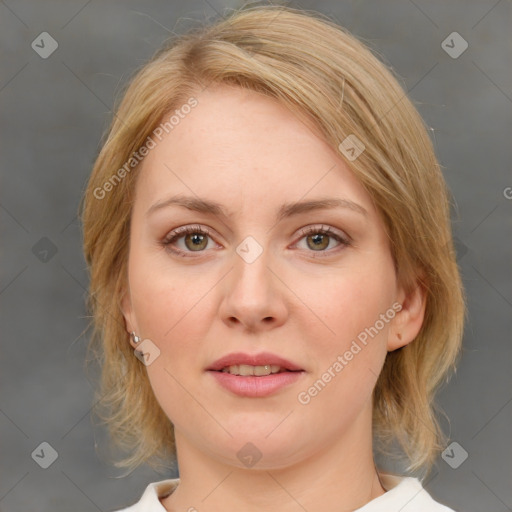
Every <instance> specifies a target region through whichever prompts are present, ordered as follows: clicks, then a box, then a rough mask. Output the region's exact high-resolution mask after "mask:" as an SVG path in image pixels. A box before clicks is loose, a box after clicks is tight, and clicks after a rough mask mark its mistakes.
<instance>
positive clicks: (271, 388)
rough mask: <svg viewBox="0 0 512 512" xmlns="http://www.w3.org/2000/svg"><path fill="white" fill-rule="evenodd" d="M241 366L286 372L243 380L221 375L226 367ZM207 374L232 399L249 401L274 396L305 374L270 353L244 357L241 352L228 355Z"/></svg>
mask: <svg viewBox="0 0 512 512" xmlns="http://www.w3.org/2000/svg"><path fill="white" fill-rule="evenodd" d="M240 364H248V365H251V366H263V365H266V364H268V365H277V366H280V367H281V368H283V369H285V370H289V371H285V372H281V373H272V374H270V375H262V376H260V377H257V376H246V377H242V376H241V375H231V374H230V373H226V372H222V371H220V370H222V368H224V367H226V366H233V365H240ZM207 372H208V373H209V374H210V375H211V376H212V377H213V378H214V379H215V380H216V381H217V383H218V384H220V385H221V386H222V387H223V388H224V389H227V390H228V391H230V392H231V393H234V394H235V395H238V396H242V397H251V398H262V397H266V396H270V395H272V394H274V393H277V392H278V391H279V390H281V389H283V388H285V387H287V386H289V385H291V384H293V383H294V382H296V381H297V380H298V379H300V378H301V377H302V376H303V375H304V373H305V371H304V369H303V368H301V367H300V366H298V365H297V364H295V363H292V362H291V361H288V360H287V359H284V358H283V357H280V356H278V355H276V354H271V353H269V352H263V353H260V354H244V353H241V352H240V353H233V354H228V355H226V356H224V357H221V358H220V359H218V360H217V361H215V362H214V363H213V364H212V365H211V366H210V367H209V368H207Z"/></svg>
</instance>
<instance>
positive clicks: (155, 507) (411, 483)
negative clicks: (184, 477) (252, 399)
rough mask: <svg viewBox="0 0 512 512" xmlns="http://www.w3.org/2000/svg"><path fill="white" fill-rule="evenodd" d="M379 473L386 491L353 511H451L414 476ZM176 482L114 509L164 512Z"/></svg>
mask: <svg viewBox="0 0 512 512" xmlns="http://www.w3.org/2000/svg"><path fill="white" fill-rule="evenodd" d="M379 475H380V479H381V482H382V485H383V487H384V489H385V490H386V491H387V492H385V493H384V494H383V495H382V496H378V497H377V498H375V499H373V500H372V501H370V502H368V503H367V504H366V505H364V506H363V507H361V508H358V509H357V510H356V511H354V512H455V511H454V510H453V509H451V508H448V507H445V506H444V505H441V504H440V503H438V502H437V501H434V499H432V497H431V496H430V494H429V493H428V492H427V491H426V490H425V489H423V486H422V485H421V482H420V481H419V480H418V479H417V478H413V477H402V476H398V475H392V474H390V473H379ZM179 482H180V481H179V479H178V478H175V479H170V480H161V481H160V482H153V483H151V484H149V485H148V486H147V487H146V490H145V491H144V494H143V495H142V497H141V499H140V500H139V501H138V502H137V503H135V504H134V505H132V506H130V507H128V508H123V509H122V510H117V511H116V512H166V510H165V508H164V506H163V505H162V504H161V503H160V500H159V498H163V497H165V496H168V495H169V494H170V493H171V492H172V491H174V489H175V488H176V487H177V486H178V484H179Z"/></svg>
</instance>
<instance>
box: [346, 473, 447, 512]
mask: <svg viewBox="0 0 512 512" xmlns="http://www.w3.org/2000/svg"><path fill="white" fill-rule="evenodd" d="M380 477H381V480H382V484H383V486H384V488H385V489H386V491H387V492H386V493H384V494H383V495H381V496H379V497H378V498H375V499H374V500H372V501H370V502H369V503H367V504H366V505H365V506H364V507H362V508H359V509H357V511H356V512H384V511H385V512H399V511H400V512H456V511H455V510H453V509H451V508H448V507H447V506H445V505H442V504H441V503H439V502H437V501H435V500H434V499H433V498H432V496H430V494H429V493H428V492H427V491H426V490H425V489H424V488H423V486H422V484H421V482H420V481H419V480H418V479H417V478H413V477H407V476H405V477H404V476H399V475H393V474H391V473H380Z"/></svg>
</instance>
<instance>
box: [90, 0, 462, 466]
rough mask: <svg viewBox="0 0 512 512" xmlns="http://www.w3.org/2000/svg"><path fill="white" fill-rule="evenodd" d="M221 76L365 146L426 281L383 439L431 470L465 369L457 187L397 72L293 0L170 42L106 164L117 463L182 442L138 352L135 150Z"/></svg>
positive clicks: (104, 394)
mask: <svg viewBox="0 0 512 512" xmlns="http://www.w3.org/2000/svg"><path fill="white" fill-rule="evenodd" d="M210 84H229V85H234V86H239V87H244V88H246V89H250V90H253V91H257V92H260V93H263V94H266V95H268V96H270V97H273V98H276V99H277V100H278V101H280V102H282V103H283V104H284V105H286V106H287V107H288V108H290V109H291V110H292V111H293V112H294V113H295V114H296V115H297V116H300V117H301V118H302V119H304V121H309V122H311V121H313V122H314V126H316V127H317V128H318V129H319V130H320V133H321V134H322V135H323V137H324V138H325V140H326V141H327V142H328V143H329V144H330V145H331V146H332V147H333V148H336V149H337V150H338V148H339V145H340V143H341V142H342V141H344V140H345V139H346V138H347V137H348V136H349V135H350V136H355V137H357V139H358V140H359V141H361V142H362V143H363V144H364V146H365V148H364V151H363V152H362V153H361V154H360V155H359V157H358V158H357V159H346V161H347V164H348V166H349V167H350V168H351V170H352V171H353V172H354V174H355V176H356V177H357V178H358V179H359V181H360V183H361V184H362V185H363V186H364V187H365V189H366V190H367V191H368V193H369V194H370V196H371V197H372V198H373V201H374V203H375V205H376V206H377V208H378V210H379V212H380V214H381V215H382V217H383V219H384V221H385V225H386V229H387V231H388V235H389V238H390V242H391V251H392V255H393V258H394V261H395V265H396V269H397V276H398V280H399V282H400V283H401V284H403V285H404V286H405V287H406V289H410V288H411V287H412V286H413V285H414V283H417V282H420V283H421V285H422V286H423V287H424V288H425V291H426V312H425V319H424V323H423V326H422V328H421V330H420V332H419V334H418V336H417V337H416V339H415V340H413V342H411V343H409V344H408V345H406V346H404V347H402V348H400V349H397V350H395V351H393V352H389V353H388V354H387V357H386V360H385V363H384V367H383V369H382V372H381V374H380V376H379V378H378V380H377V383H376V386H375V389H374V395H373V432H374V440H375V441H376V442H377V443H378V449H379V451H380V453H382V454H386V455H390V456H391V455H393V452H390V451H389V450H388V448H389V446H390V444H391V443H392V442H393V441H398V442H399V444H400V446H401V447H402V449H403V451H404V452H405V454H406V456H407V458H408V459H409V463H410V464H409V465H408V467H407V471H416V470H418V469H426V470H427V472H428V471H430V469H431V467H432V465H433V463H434V461H435V458H436V457H437V455H438V452H439V451H440V450H442V449H444V447H445V443H446V438H445V437H444V434H443V432H442V430H441V428H440V426H439V424H438V421H437V419H436V415H435V410H434V409H435V408H437V406H436V405H435V404H434V401H433V398H434V394H435V393H436V391H437V390H438V387H439V385H440V384H441V383H442V381H443V380H444V379H445V377H447V376H448V374H449V373H450V371H451V370H455V368H456V361H457V358H458V356H459V353H460V349H461V343H462V331H463V325H464V316H465V298H464V292H463V287H462V283H461V279H460V275H459V270H458V266H457V262H456V256H455V251H454V246H453V240H452V232H451V225H450V211H449V210H450V208H449V207H450V200H449V195H448V190H447V187H446V184H445V182H444V179H443V176H442V173H441V169H440V166H439V164H438V162H437V160H436V157H435V154H434V151H433V147H432V143H431V141H430V138H429V136H428V133H427V130H426V127H425V125H424V123H423V121H422V119H421V117H420V116H419V114H418V112H417V111H416V109H415V107H414V106H413V105H412V103H411V102H410V101H409V99H408V98H407V97H406V93H405V92H404V90H403V89H402V88H401V86H400V85H399V83H398V81H397V80H396V79H395V78H394V76H393V75H392V73H391V71H390V70H389V69H387V67H386V66H385V65H384V64H383V63H382V62H381V61H380V60H379V59H378V58H376V57H375V56H374V55H373V53H372V51H370V50H369V49H368V48H367V47H366V46H365V45H363V44H362V43H361V42H359V41H358V40H357V39H356V38H355V37H354V36H352V35H350V34H349V33H347V32H346V31H345V30H344V29H343V28H341V27H339V26H338V25H337V24H335V23H334V22H332V21H330V20H329V19H327V18H326V17H324V16H323V15H320V14H318V13H315V12H311V11H304V10H298V9H293V8H290V7H283V6H258V7H251V8H246V9H244V8H242V9H240V10H238V11H234V12H233V13H231V14H230V15H228V16H226V17H224V18H223V19H221V20H220V21H218V22H216V23H214V24H211V25H204V26H201V27H199V28H196V29H194V30H191V31H190V32H188V33H187V34H185V35H182V36H179V37H175V38H173V39H172V40H170V41H169V43H168V44H167V45H165V46H164V47H162V48H161V49H160V50H159V51H158V52H157V53H156V54H155V56H154V57H153V58H152V59H151V61H150V62H149V63H147V64H146V65H145V66H144V67H143V68H142V69H141V70H140V71H139V72H138V73H137V75H136V76H135V77H134V79H133V80H132V81H131V83H130V84H129V87H128V88H127V90H126V92H125V94H124V96H123V98H122V101H121V103H120V104H119V106H118V108H117V109H116V114H115V117H114V119H113V122H112V126H111V128H110V131H109V133H108V138H107V140H106V142H105V144H104V145H103V148H102V149H101V152H100V153H99V156H98V158H97V160H96V162H95V165H94V169H93V171H92V174H91V176H90V180H89V183H88V186H87V189H86V192H85V195H84V198H83V204H82V207H83V208H82V222H83V235H84V252H85V258H86V261H87V263H88V266H89V271H90V295H89V302H88V305H89V308H90V310H91V312H92V315H93V319H94V327H95V329H94V333H93V336H92V339H91V344H90V349H91V350H92V351H93V353H94V357H96V358H97V359H98V360H99V362H100V364H101V368H102V375H101V382H100V387H99V390H98V394H97V397H96V400H97V404H96V407H95V412H96V414H97V416H98V417H100V418H102V419H103V420H105V422H106V423H107V424H108V427H109V430H110V433H111V435H112V437H113V439H114V440H115V441H116V442H117V444H118V446H120V447H121V448H123V449H124V450H126V451H127V453H128V455H127V456H126V457H124V458H123V459H122V460H120V461H119V462H117V463H116V465H117V466H118V467H128V468H135V467H137V466H138V465H140V464H142V463H148V464H149V465H151V466H152V467H161V463H162V462H164V463H165V462H167V464H169V463H170V461H171V460H172V458H173V454H174V445H173V443H174V441H173V430H172V424H171V422H170V420H169V419H168V418H167V416H166V415H165V413H164V412H163V410H162V409H161V407H160V406H159V404H158V403H157V401H156V399H155V397H154V394H153V392H152V389H151V386H150V383H149V380H148V378H147V374H146V371H145V367H144V365H142V364H141V363H140V362H139V360H138V359H137V358H135V357H134V356H133V350H132V348H131V346H130V343H129V335H128V333H127V332H126V329H125V323H124V319H123V316H122V312H121V304H120V300H121V297H122V294H123V292H124V290H125V289H126V285H127V261H128V251H129V238H130V216H131V209H132V203H133V198H134V188H135V183H136V176H137V170H138V165H137V161H133V160H130V159H132V158H133V155H134V154H138V153H137V151H138V150H139V149H140V148H141V147H142V146H144V144H147V142H148V137H150V136H151V134H152V133H153V132H154V130H155V129H156V128H157V127H158V126H159V125H160V123H161V122H162V120H164V119H167V117H168V116H169V114H170V113H172V112H173V111H175V110H176V109H179V108H180V107H181V106H183V105H185V104H187V102H188V103H190V99H191V98H194V94H197V92H198V91H200V90H201V89H203V88H204V87H208V86H209V85H210ZM166 116H167V117H166ZM340 155H343V152H340ZM129 161H130V162H131V165H130V166H127V165H126V163H127V162H129ZM122 169H124V171H125V172H121V170H122ZM107 183H110V185H107Z"/></svg>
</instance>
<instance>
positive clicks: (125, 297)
mask: <svg viewBox="0 0 512 512" xmlns="http://www.w3.org/2000/svg"><path fill="white" fill-rule="evenodd" d="M120 304H121V312H122V313H123V317H124V324H125V329H126V332H128V333H129V334H131V333H132V332H133V331H135V333H136V334H137V333H138V329H137V323H136V322H135V315H134V314H133V307H132V300H131V296H130V291H129V290H127V289H126V288H125V290H124V291H123V293H122V296H121V301H120ZM130 343H131V344H132V346H135V345H134V343H133V341H132V339H131V338H130Z"/></svg>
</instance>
